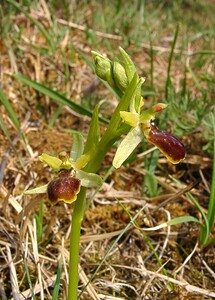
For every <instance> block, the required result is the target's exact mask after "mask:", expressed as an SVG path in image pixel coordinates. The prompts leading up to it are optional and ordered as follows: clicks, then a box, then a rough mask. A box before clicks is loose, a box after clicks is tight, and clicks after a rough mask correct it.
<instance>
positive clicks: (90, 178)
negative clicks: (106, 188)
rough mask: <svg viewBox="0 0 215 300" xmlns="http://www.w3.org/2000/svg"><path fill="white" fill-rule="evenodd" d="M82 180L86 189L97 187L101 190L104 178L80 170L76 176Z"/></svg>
mask: <svg viewBox="0 0 215 300" xmlns="http://www.w3.org/2000/svg"><path fill="white" fill-rule="evenodd" d="M76 177H77V178H78V179H79V180H81V185H82V186H84V187H97V188H100V187H101V186H102V184H103V180H102V178H101V177H100V176H99V175H97V174H95V173H87V172H85V171H82V170H79V171H78V172H77V176H76Z"/></svg>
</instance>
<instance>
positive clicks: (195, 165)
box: [0, 0, 215, 300]
mask: <svg viewBox="0 0 215 300" xmlns="http://www.w3.org/2000/svg"><path fill="white" fill-rule="evenodd" d="M76 9H77V8H76ZM92 13H93V12H92V11H91V6H89V7H88V10H87V9H86V8H85V14H83V23H82V24H81V23H80V24H76V23H75V22H70V23H68V22H67V20H66V19H64V18H63V14H62V11H61V9H60V8H59V9H58V10H56V12H55V17H56V19H55V20H54V21H55V22H57V26H58V27H57V28H58V30H62V32H64V33H62V39H61V41H60V43H59V44H58V45H56V49H55V51H54V52H53V53H50V52H49V53H46V52H45V51H44V52H43V51H39V50H38V49H42V48H44V47H47V42H46V40H45V39H44V36H43V35H42V34H41V32H40V31H39V30H38V28H37V27H36V26H35V25H33V24H32V23H31V22H30V21H29V19H28V18H27V17H26V16H24V15H23V14H21V13H17V14H16V16H13V15H11V16H10V20H8V22H12V23H13V26H12V27H11V28H12V31H11V32H8V33H7V34H6V35H5V34H2V36H1V38H0V49H1V56H0V71H1V73H0V78H1V86H2V89H3V91H4V93H5V94H6V96H7V97H8V99H9V100H10V103H11V105H12V107H13V108H14V110H15V112H16V115H17V117H18V118H19V120H20V123H21V132H23V133H24V135H25V138H26V142H24V141H23V139H22V138H21V132H18V131H17V130H16V128H15V127H14V125H13V124H12V122H11V120H10V119H9V117H8V114H7V112H6V111H5V108H4V107H3V106H1V107H0V114H1V118H2V121H3V122H4V124H6V127H7V130H8V132H9V134H10V137H11V139H12V141H9V140H8V138H7V137H6V136H5V135H4V134H2V133H3V132H1V135H0V145H1V146H0V155H1V157H2V165H3V167H2V168H1V172H2V174H1V176H3V183H2V185H1V189H0V207H1V213H0V262H1V263H0V270H1V272H0V298H1V299H3V300H5V299H30V298H31V297H32V296H31V290H30V289H29V282H28V280H27V275H26V272H27V269H26V267H25V265H24V259H25V260H26V263H27V266H28V270H29V273H30V277H31V281H32V285H33V287H34V292H35V294H36V299H51V294H52V291H53V285H54V281H55V278H56V273H57V268H58V264H59V260H60V257H61V256H62V260H63V271H62V274H61V288H60V296H59V299H66V290H67V282H68V258H69V233H70V221H71V212H72V209H73V208H72V205H66V204H63V203H62V204H58V205H56V206H54V207H51V206H50V205H49V203H48V202H47V201H46V196H44V197H42V198H41V196H35V197H26V196H24V195H23V191H24V190H26V189H28V188H29V187H32V186H39V185H42V184H44V183H47V182H48V181H49V180H50V179H51V178H52V176H53V174H50V172H49V170H48V169H47V168H44V167H43V166H42V164H41V163H40V162H38V155H39V154H41V153H42V152H47V153H50V154H57V153H58V152H60V151H62V150H66V151H67V152H69V151H70V147H71V143H72V135H71V133H68V132H67V131H66V130H67V129H73V130H78V131H80V132H82V133H84V134H86V133H87V130H88V127H89V122H90V120H89V118H87V117H83V116H80V115H77V114H76V113H74V112H72V111H71V110H69V109H68V108H62V111H61V114H60V115H59V116H58V118H57V120H56V122H55V123H54V126H53V127H51V128H50V127H48V123H49V121H50V119H51V118H52V116H53V114H54V112H55V111H56V109H57V107H58V106H57V104H55V103H54V102H52V100H51V99H49V98H47V97H44V96H42V95H41V94H39V93H38V92H36V91H34V90H33V89H30V88H29V87H27V86H25V85H21V84H20V83H19V82H18V81H17V80H15V79H14V78H13V77H12V76H11V75H12V74H14V73H15V74H16V73H21V74H24V75H25V76H27V77H29V78H31V79H34V80H37V81H39V82H41V83H44V84H45V85H48V86H51V87H52V88H54V89H56V90H58V91H60V92H61V93H62V94H66V95H67V96H68V97H69V98H71V99H73V100H74V101H76V102H77V103H80V100H81V99H82V101H83V98H81V97H83V95H84V96H85V97H86V98H89V97H91V101H92V102H93V101H97V99H99V100H100V101H103V102H104V104H103V105H105V106H104V107H105V108H104V112H105V114H106V115H109V114H110V113H111V111H112V109H113V105H114V103H115V102H114V101H115V100H114V99H113V97H112V96H111V95H110V94H109V92H107V90H106V89H105V88H104V87H103V86H102V85H101V84H98V82H97V79H96V77H95V75H94V74H93V73H92V71H91V70H90V68H89V67H88V66H87V65H86V62H85V61H84V60H83V58H82V57H81V56H80V54H78V52H76V51H74V49H71V38H72V46H73V47H74V48H75V47H77V48H78V49H80V50H81V51H83V53H84V54H85V55H87V56H88V57H90V51H91V49H92V47H93V46H91V45H90V42H89V39H87V35H86V32H85V25H84V24H85V21H86V19H87V20H88V21H89V22H90V16H91V14H92ZM31 15H32V16H33V17H34V18H36V19H37V20H39V21H40V22H41V23H42V24H43V26H44V27H45V28H49V27H52V26H53V18H51V16H50V11H49V7H48V5H47V4H46V2H45V1H42V0H41V1H39V3H38V5H36V6H34V8H32V9H31ZM66 25H68V26H69V28H70V29H72V32H71V31H69V30H65V31H63V30H64V29H66V28H67V27H66ZM89 26H90V24H89ZM96 29H99V28H96ZM15 35H16V37H15ZM71 35H72V37H71ZM164 35H165V33H164ZM95 36H96V41H97V48H98V49H99V51H100V52H103V51H104V52H107V50H106V49H105V43H104V42H105V41H106V40H109V43H110V45H111V47H112V49H115V48H117V47H118V46H119V45H121V43H122V42H123V37H121V35H120V34H115V33H114V34H105V33H103V32H101V31H100V30H98V31H97V32H95ZM171 37H172V33H171ZM199 41H200V43H202V41H201V39H199ZM198 47H199V45H198ZM198 47H197V46H196V42H194V43H193V44H192V43H190V45H189V47H188V49H187V51H188V52H192V51H195V50H199V49H201V47H200V48H198ZM170 49H171V40H169V39H168V36H163V43H162V42H161V43H160V44H159V45H156V46H154V56H155V57H154V70H155V74H154V76H155V77H154V82H155V87H156V90H157V94H158V95H160V96H161V90H164V82H165V78H164V77H166V70H167V65H168V56H169V52H170ZM126 50H127V51H128V52H129V53H133V57H134V60H135V63H137V64H138V65H139V66H140V67H141V68H143V69H144V72H143V73H144V74H148V73H149V72H148V71H149V69H150V44H149V43H146V42H142V46H141V50H140V48H138V49H137V50H136V47H135V45H133V44H131V45H130V47H128V49H126ZM178 51H180V49H179V48H177V49H176V50H175V53H177V52H178ZM161 54H162V55H161ZM71 57H72V60H71V59H70V58H71ZM191 60H192V56H188V57H187V61H186V64H188V65H189V64H190V63H191ZM210 68H211V66H210V61H208V64H205V65H204V68H203V69H202V70H200V71H199V72H200V73H199V74H200V75H201V73H204V72H206V70H208V72H211V74H212V70H211V69H210ZM66 72H67V75H65V74H66ZM172 73H173V74H172V75H173V77H174V84H175V85H176V86H177V85H179V83H180V82H181V81H182V79H183V78H182V77H183V68H182V66H181V65H180V61H174V64H173V68H172ZM200 75H199V76H200ZM147 77H148V80H149V75H148V76H147ZM188 85H189V87H190V89H191V90H192V88H193V93H194V94H197V92H196V90H195V88H196V87H195V85H194V83H193V81H192V80H191V77H189V78H188ZM95 88H96V92H95ZM111 101H112V103H111ZM148 101H149V102H151V101H152V99H151V98H150V97H148ZM89 105H91V104H89ZM199 138H200V139H199ZM198 139H199V143H198V144H197V143H196V141H197V140H198ZM183 142H184V143H185V144H186V146H187V148H188V149H189V153H188V155H187V158H186V160H185V161H184V162H183V163H182V164H180V165H179V166H172V165H170V164H169V163H168V162H167V161H166V159H164V158H163V157H161V156H160V158H159V160H158V166H157V171H156V173H155V175H156V178H157V181H158V184H159V193H158V195H157V196H155V197H145V196H144V195H143V194H142V185H143V177H144V175H145V173H146V168H145V165H144V161H143V158H142V157H141V155H139V157H137V160H135V161H134V162H133V163H131V164H129V165H126V166H124V167H122V168H120V169H119V170H116V171H113V172H112V173H111V175H110V176H109V178H108V180H107V182H106V183H105V184H104V185H103V187H102V189H101V190H100V191H99V192H98V193H97V194H96V195H95V196H94V199H93V203H92V204H91V206H90V207H89V209H88V210H87V212H86V216H85V219H84V221H83V228H82V231H83V232H82V237H81V252H80V266H79V268H80V290H82V289H83V287H84V286H85V285H86V284H87V282H88V280H89V278H90V277H91V276H92V274H93V273H94V271H95V270H96V268H97V267H98V265H99V263H100V261H101V260H102V259H103V257H104V256H105V255H106V254H107V251H108V249H109V248H110V246H111V245H113V248H112V250H111V251H110V252H109V253H108V254H107V256H106V259H105V261H104V262H103V264H102V265H101V267H100V269H99V270H98V272H97V274H96V275H95V277H94V279H93V280H92V282H90V284H89V285H88V286H87V289H86V291H85V292H84V294H83V295H82V297H81V299H83V300H85V299H107V300H111V299H212V298H215V290H214V280H215V251H214V246H213V245H212V246H210V247H207V248H205V249H200V248H199V245H198V235H199V228H198V227H197V226H196V225H193V223H192V224H190V223H189V224H183V225H180V226H179V225H178V226H174V227H172V228H170V227H167V228H166V229H161V230H158V231H154V230H151V231H144V228H150V227H154V226H157V225H158V224H161V223H163V222H166V221H167V220H169V219H170V218H174V217H176V216H182V215H193V216H198V213H197V212H196V210H195V207H194V206H193V204H192V203H190V200H189V199H188V198H187V196H186V194H185V192H186V191H187V190H186V187H187V186H189V185H190V184H191V185H192V184H193V183H195V180H196V179H197V180H198V181H199V184H198V185H195V186H194V187H193V186H192V189H191V190H192V194H193V195H195V196H196V197H197V199H198V200H199V202H200V204H201V205H202V206H203V207H205V209H206V207H207V201H208V195H209V192H210V174H211V168H212V161H211V158H210V156H209V155H208V154H207V153H206V152H204V151H203V150H202V145H203V143H205V141H204V139H203V137H202V136H199V131H198V132H197V131H196V132H195V131H194V132H193V133H192V135H191V134H188V135H185V136H184V137H183ZM148 155H150V154H148ZM112 158H113V153H112V152H111V153H109V154H108V156H107V157H106V160H105V161H104V164H103V166H102V168H101V175H102V176H103V175H104V174H105V173H106V171H107V168H108V167H109V166H110V163H111V161H112ZM4 163H5V167H4ZM169 175H172V176H174V178H176V179H177V180H178V181H179V182H180V184H176V183H175V182H174V181H173V180H172V179H171V178H170V177H169ZM183 189H185V190H183ZM92 193H93V191H89V193H88V198H89V199H90V196H91V195H92ZM116 199H118V201H120V202H121V203H123V205H125V206H126V208H127V210H129V211H130V213H131V215H132V216H134V215H135V214H136V213H137V212H138V211H139V210H140V208H141V207H143V206H144V207H145V209H144V210H143V211H142V212H141V214H140V215H139V216H138V219H137V224H138V226H134V225H132V226H130V227H129V228H128V229H127V230H126V231H123V230H124V228H125V227H126V225H127V224H128V223H129V222H130V218H129V216H128V214H127V213H126V212H125V210H124V209H123V208H122V206H120V205H119V202H118V201H116ZM168 199H169V201H168V203H167V202H165V206H164V207H160V208H159V209H158V206H159V205H160V204H161V206H162V203H163V201H166V200H168ZM41 200H44V205H43V226H44V228H43V229H44V231H43V236H42V241H41V242H40V243H39V244H38V242H37V234H36V220H35V215H36V214H37V213H38V207H39V202H40V201H41ZM198 217H199V218H200V216H198ZM120 234H121V237H120V239H119V240H118V242H117V243H115V244H114V241H115V240H116V238H117V237H118V236H120ZM144 234H146V236H147V238H148V239H149V240H150V241H151V243H152V244H153V246H154V248H155V249H156V251H157V254H158V256H159V257H160V259H161V260H162V262H163V265H164V268H165V269H166V270H167V274H168V275H164V274H163V273H162V268H161V267H160V266H159V265H158V263H157V261H156V259H155V257H154V256H153V254H152V253H151V250H150V248H149V246H148V244H147V242H146V239H145V238H144ZM170 283H172V285H170ZM173 286H174V288H173ZM73 300H74V299H73Z"/></svg>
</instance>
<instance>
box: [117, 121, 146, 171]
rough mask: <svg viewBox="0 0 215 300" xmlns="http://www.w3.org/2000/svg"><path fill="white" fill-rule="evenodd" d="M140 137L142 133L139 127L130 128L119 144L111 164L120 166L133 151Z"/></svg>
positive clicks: (141, 137)
mask: <svg viewBox="0 0 215 300" xmlns="http://www.w3.org/2000/svg"><path fill="white" fill-rule="evenodd" d="M142 139H143V133H142V131H141V129H140V127H139V126H137V127H134V128H132V129H131V130H130V131H129V133H128V134H127V135H126V137H125V138H124V139H123V140H122V142H121V144H120V145H119V147H118V149H117V151H116V154H115V157H114V160H113V166H114V167H115V168H119V167H121V165H122V164H123V162H124V161H125V160H126V159H127V158H128V157H129V155H130V154H131V153H132V152H133V151H134V149H135V148H136V147H137V146H138V144H139V143H140V142H141V140H142Z"/></svg>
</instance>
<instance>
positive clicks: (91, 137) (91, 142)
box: [84, 105, 100, 153]
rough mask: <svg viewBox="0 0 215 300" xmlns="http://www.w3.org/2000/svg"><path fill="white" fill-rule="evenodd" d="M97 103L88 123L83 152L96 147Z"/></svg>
mask: <svg viewBox="0 0 215 300" xmlns="http://www.w3.org/2000/svg"><path fill="white" fill-rule="evenodd" d="M98 113H99V112H98V105H96V107H95V109H94V111H93V117H92V120H91V123H90V129H89V133H88V135H87V141H86V144H85V149H84V153H86V152H88V151H90V150H91V149H92V148H93V147H96V146H97V144H98V142H99V138H100V130H99V118H98Z"/></svg>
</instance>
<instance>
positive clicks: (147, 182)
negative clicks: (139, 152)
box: [144, 172, 158, 197]
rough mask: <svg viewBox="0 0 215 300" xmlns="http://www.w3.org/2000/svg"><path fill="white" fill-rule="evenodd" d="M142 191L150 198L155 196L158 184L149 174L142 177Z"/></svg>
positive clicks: (152, 175)
mask: <svg viewBox="0 0 215 300" xmlns="http://www.w3.org/2000/svg"><path fill="white" fill-rule="evenodd" d="M144 191H145V192H146V194H147V195H148V196H150V197H154V196H156V195H157V191H158V184H157V179H156V177H155V175H154V174H153V173H151V172H147V173H146V174H145V176H144Z"/></svg>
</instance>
